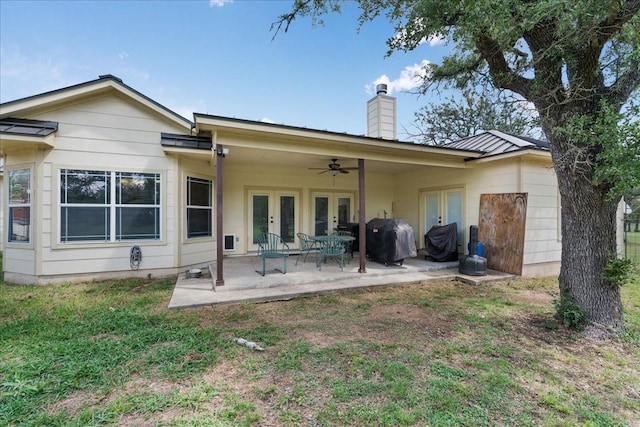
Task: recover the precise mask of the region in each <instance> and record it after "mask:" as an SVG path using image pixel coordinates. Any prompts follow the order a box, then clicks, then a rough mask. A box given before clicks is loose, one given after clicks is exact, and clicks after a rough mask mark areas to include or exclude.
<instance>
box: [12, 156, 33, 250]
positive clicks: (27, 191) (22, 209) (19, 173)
mask: <svg viewBox="0 0 640 427" xmlns="http://www.w3.org/2000/svg"><path fill="white" fill-rule="evenodd" d="M8 207H9V232H8V233H7V235H8V240H9V242H20V243H29V241H30V236H31V170H30V169H17V170H12V171H9V197H8Z"/></svg>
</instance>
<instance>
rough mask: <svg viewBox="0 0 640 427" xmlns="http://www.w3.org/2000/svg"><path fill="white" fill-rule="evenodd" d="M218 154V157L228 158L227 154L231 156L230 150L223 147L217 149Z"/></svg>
mask: <svg viewBox="0 0 640 427" xmlns="http://www.w3.org/2000/svg"><path fill="white" fill-rule="evenodd" d="M216 154H217V155H218V156H222V157H224V156H226V155H227V154H229V149H228V148H224V147H222V146H218V148H216Z"/></svg>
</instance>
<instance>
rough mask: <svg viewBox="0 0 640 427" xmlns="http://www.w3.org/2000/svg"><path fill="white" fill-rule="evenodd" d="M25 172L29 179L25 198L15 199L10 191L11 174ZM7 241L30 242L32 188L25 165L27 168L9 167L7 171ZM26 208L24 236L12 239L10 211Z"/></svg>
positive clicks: (29, 171)
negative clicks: (25, 230)
mask: <svg viewBox="0 0 640 427" xmlns="http://www.w3.org/2000/svg"><path fill="white" fill-rule="evenodd" d="M24 173H26V175H27V176H28V178H29V180H28V186H27V190H26V192H25V193H24V194H25V195H26V196H27V197H26V200H25V199H22V201H17V200H14V199H13V197H12V195H11V193H12V182H13V175H14V174H24ZM7 176H8V179H7V243H12V244H13V243H15V244H29V243H31V228H32V227H31V224H32V220H31V216H32V215H31V212H32V209H31V203H32V197H31V189H32V181H33V179H32V176H31V168H29V167H27V168H17V169H11V170H9V171H7ZM25 208H27V209H28V211H29V214H28V217H27V220H28V223H27V224H24V226H26V228H27V232H26V237H25V239H22V240H17V239H13V238H12V236H13V235H14V233H13V227H14V225H13V222H12V219H13V215H12V212H13V210H14V209H16V210H17V209H25Z"/></svg>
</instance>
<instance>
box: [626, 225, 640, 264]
mask: <svg viewBox="0 0 640 427" xmlns="http://www.w3.org/2000/svg"><path fill="white" fill-rule="evenodd" d="M626 238H627V241H626V243H625V254H626V257H627V258H629V259H631V260H634V261H635V262H636V263H638V264H640V233H630V232H627V234H626Z"/></svg>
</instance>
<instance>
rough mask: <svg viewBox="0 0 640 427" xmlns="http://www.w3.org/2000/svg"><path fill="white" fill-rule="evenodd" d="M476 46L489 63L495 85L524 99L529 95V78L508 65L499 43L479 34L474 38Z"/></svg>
mask: <svg viewBox="0 0 640 427" xmlns="http://www.w3.org/2000/svg"><path fill="white" fill-rule="evenodd" d="M476 47H477V48H478V50H479V51H480V54H481V55H482V57H483V58H484V59H485V60H486V61H487V64H488V65H489V73H490V74H491V77H492V78H493V81H494V83H495V85H496V86H497V87H499V88H502V89H509V90H511V91H513V92H515V93H517V94H519V95H521V96H522V97H523V98H525V99H529V97H530V95H531V79H528V78H526V77H523V76H521V75H519V74H518V73H516V72H515V71H514V70H512V69H511V68H510V67H509V64H508V63H507V60H506V58H505V57H504V53H503V52H502V49H501V48H500V44H499V43H498V42H497V41H496V40H494V39H492V38H490V37H488V36H486V35H483V34H481V35H480V36H478V38H477V40H476Z"/></svg>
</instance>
